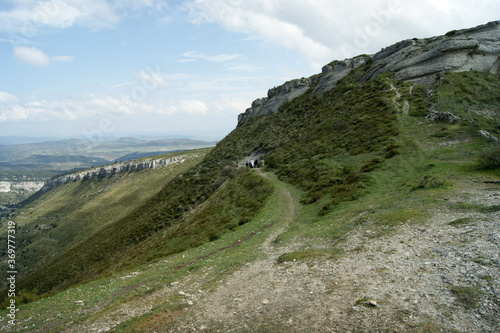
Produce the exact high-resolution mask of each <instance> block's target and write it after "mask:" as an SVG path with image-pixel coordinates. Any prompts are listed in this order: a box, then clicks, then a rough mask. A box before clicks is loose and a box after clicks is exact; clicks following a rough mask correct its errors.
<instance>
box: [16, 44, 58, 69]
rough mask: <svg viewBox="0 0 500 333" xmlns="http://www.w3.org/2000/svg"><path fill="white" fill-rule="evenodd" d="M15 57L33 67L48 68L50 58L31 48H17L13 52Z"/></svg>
mask: <svg viewBox="0 0 500 333" xmlns="http://www.w3.org/2000/svg"><path fill="white" fill-rule="evenodd" d="M13 54H14V57H16V58H17V59H19V60H21V61H23V62H25V63H27V64H29V65H33V66H48V65H49V63H50V58H49V57H48V56H47V55H46V54H45V53H43V52H42V51H40V50H39V49H37V48H34V47H29V46H16V47H14V50H13Z"/></svg>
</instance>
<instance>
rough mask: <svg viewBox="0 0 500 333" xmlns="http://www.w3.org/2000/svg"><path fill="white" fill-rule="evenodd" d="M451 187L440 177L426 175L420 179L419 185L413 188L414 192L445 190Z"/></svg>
mask: <svg viewBox="0 0 500 333" xmlns="http://www.w3.org/2000/svg"><path fill="white" fill-rule="evenodd" d="M448 185H449V183H448V181H447V180H446V179H444V178H443V177H441V176H438V175H425V176H423V177H422V178H420V181H419V183H418V185H416V186H414V187H413V190H418V189H432V188H444V187H447V186H448Z"/></svg>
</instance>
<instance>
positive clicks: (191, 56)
mask: <svg viewBox="0 0 500 333" xmlns="http://www.w3.org/2000/svg"><path fill="white" fill-rule="evenodd" d="M182 56H183V57H185V58H186V59H182V60H181V61H183V62H188V61H192V60H195V59H202V60H206V61H209V62H225V61H230V60H236V59H240V58H242V57H243V56H242V55H241V54H238V53H236V54H217V55H213V56H209V55H205V54H200V53H198V52H194V51H191V52H184V53H183V54H182Z"/></svg>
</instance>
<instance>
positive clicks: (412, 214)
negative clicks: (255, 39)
mask: <svg viewBox="0 0 500 333" xmlns="http://www.w3.org/2000/svg"><path fill="white" fill-rule="evenodd" d="M362 70H363V69H362V68H361V69H359V70H357V71H355V72H354V73H352V74H351V75H349V76H348V77H346V78H345V79H344V80H343V81H342V82H341V83H340V84H339V85H338V86H337V87H336V88H334V89H332V90H331V91H329V92H328V93H326V94H324V95H321V96H318V95H313V94H312V93H311V92H307V93H306V94H304V95H302V96H301V97H298V98H296V99H295V100H293V101H292V102H290V103H287V104H285V105H283V106H282V108H281V109H280V111H279V112H277V113H274V114H271V115H269V116H265V117H255V118H253V119H250V120H249V121H248V122H247V123H246V124H244V125H243V126H240V127H238V128H237V129H235V130H234V131H233V132H232V133H230V134H229V135H228V136H227V137H226V138H225V139H224V140H222V141H221V142H220V143H219V144H218V145H217V146H216V147H215V148H214V149H213V150H212V151H211V153H210V154H209V155H208V156H207V157H206V158H205V159H204V160H203V161H202V162H201V163H199V164H198V165H196V166H194V167H193V168H191V169H190V170H188V171H186V172H184V173H183V174H182V175H180V176H178V177H176V178H175V179H173V180H171V181H170V182H169V183H168V184H167V186H166V187H164V188H163V189H162V190H161V191H160V192H159V193H158V194H157V195H156V196H155V197H153V198H151V199H150V200H148V201H147V202H145V203H144V205H142V206H141V207H140V208H137V209H135V210H134V211H133V212H132V213H131V214H128V215H127V216H125V217H123V218H122V219H120V220H119V221H117V222H116V223H113V224H112V225H109V226H106V227H105V228H102V229H101V230H99V232H97V233H96V234H94V235H93V236H92V237H90V238H88V239H87V240H86V241H85V242H81V243H79V244H78V245H77V246H75V247H73V248H72V249H71V250H70V251H68V252H67V253H65V254H63V255H61V256H60V257H59V258H57V260H54V261H52V262H51V263H49V264H48V265H47V266H46V267H44V268H43V269H42V270H40V271H38V272H36V273H35V274H33V275H32V276H30V277H28V278H27V279H25V281H23V282H22V283H21V286H22V287H24V288H26V289H30V290H33V289H34V290H37V291H38V292H40V293H42V292H48V291H53V290H59V289H62V288H66V287H67V286H70V285H72V284H75V283H78V282H80V281H83V280H88V279H94V278H97V277H99V276H102V275H103V274H110V273H113V272H115V271H119V270H122V269H124V268H128V267H133V266H135V265H140V264H145V263H147V262H149V261H151V260H154V259H158V258H161V257H163V256H170V255H172V254H174V253H178V252H181V251H186V250H187V249H189V248H193V247H197V246H200V245H202V244H204V243H206V242H210V241H213V240H216V239H218V238H219V237H220V236H221V235H223V234H224V233H227V232H229V231H234V230H238V227H239V226H240V225H243V224H245V223H247V222H248V221H251V220H252V218H253V217H254V216H255V214H257V213H258V211H259V209H260V207H262V205H263V204H264V202H265V198H266V197H267V196H268V195H269V193H270V188H269V186H268V184H267V183H266V182H265V181H263V180H262V179H259V178H258V176H256V175H255V174H253V173H250V172H248V170H245V171H240V172H238V171H236V165H237V163H238V161H240V160H241V159H242V158H244V157H245V156H250V155H252V154H259V155H260V156H263V157H264V159H265V163H266V165H267V166H268V168H269V169H270V170H272V171H274V172H275V173H276V174H277V175H278V176H279V178H280V179H281V180H283V181H286V182H288V183H291V184H293V185H294V186H297V188H298V190H300V191H301V192H302V197H301V202H302V204H304V205H305V206H304V207H303V211H304V214H305V215H303V218H302V221H301V223H300V225H297V226H292V227H291V228H290V230H289V231H288V232H287V233H285V234H283V235H282V236H281V237H280V239H279V240H278V241H284V240H286V239H291V238H294V237H311V238H315V237H320V235H321V237H323V238H324V237H327V238H329V237H331V238H334V239H340V238H341V237H342V235H344V234H345V233H346V232H348V231H349V230H350V229H351V228H352V227H354V226H355V225H356V224H357V223H361V222H362V221H367V219H366V218H359V219H358V218H355V217H356V216H357V215H363V214H367V207H373V204H374V203H376V204H377V207H378V210H377V213H376V214H370V219H369V220H370V221H372V222H373V223H375V224H376V225H380V226H383V228H381V230H382V231H381V232H386V231H387V229H388V228H389V229H390V228H392V227H394V226H395V225H397V224H398V223H401V222H404V221H406V220H409V219H412V218H416V217H418V216H421V215H422V212H419V211H418V210H416V209H414V208H412V207H408V204H409V203H410V204H411V202H413V201H412V200H414V201H415V202H418V201H419V200H429V202H430V201H431V200H430V199H429V198H428V197H427V194H425V192H422V191H420V189H424V190H425V189H426V188H429V186H427V185H425V184H427V183H426V180H429V179H431V180H432V179H438V180H439V179H441V180H443V181H442V183H443V184H445V183H446V184H448V182H449V179H448V178H449V172H450V170H453V171H454V172H463V171H459V169H458V167H457V165H458V166H460V165H461V163H470V159H471V156H473V157H474V156H477V155H478V154H477V151H478V150H479V149H480V148H481V147H483V146H484V140H482V139H480V138H479V136H478V134H477V132H478V130H479V128H480V126H479V125H478V124H484V126H486V127H487V128H488V129H489V130H490V131H492V130H493V129H494V123H493V122H492V120H493V119H494V117H489V116H488V115H487V114H486V115H485V114H482V113H481V112H477V111H473V112H474V116H473V117H474V120H475V121H474V122H470V121H467V117H463V116H462V119H463V121H460V122H458V123H453V124H449V123H434V122H430V121H427V120H425V119H424V116H425V114H424V113H423V112H422V110H428V109H429V108H430V107H431V106H433V104H434V105H436V103H437V101H436V99H435V98H436V96H440V95H439V94H444V93H443V91H444V92H445V91H447V90H446V89H448V88H449V87H450V86H453V85H455V83H454V82H453V81H451V80H450V81H446V80H443V81H442V82H441V85H440V86H439V87H435V88H434V89H436V90H437V91H438V93H437V94H428V93H427V90H426V88H425V87H411V86H410V85H409V84H407V83H402V82H395V81H393V80H392V79H391V78H390V77H389V76H387V75H385V76H380V77H377V78H374V79H371V80H369V81H367V82H361V83H358V82H357V80H358V78H359V77H360V76H361V74H362ZM453 75H457V77H458V79H459V80H463V81H465V82H468V81H469V80H472V79H474V80H479V81H480V82H479V83H478V82H475V84H476V85H480V84H483V85H487V86H488V87H490V86H493V87H496V86H495V85H492V84H491V83H490V82H488V80H490V79H491V80H493V81H494V82H498V77H496V78H495V77H492V78H489V77H488V75H487V74H485V75H484V76H482V75H483V74H477V75H476V74H475V76H474V78H470V77H467V76H466V75H465V76H460V74H453ZM481 77H482V78H481ZM478 78H479V79H478ZM495 84H496V83H495ZM465 86H467V85H465ZM393 87H396V90H399V92H400V93H401V96H400V97H399V100H398V97H397V94H396V92H395V91H394V89H393ZM469 95H471V96H472V97H469V98H468V99H467V96H469ZM494 95H495V94H490V95H485V96H484V98H482V99H481V100H480V101H479V102H478V101H477V100H474V99H473V96H474V92H473V91H472V92H471V91H468V90H463V91H462V93H461V95H460V96H461V98H464V100H468V101H469V102H470V103H471V104H470V105H471V106H474V105H475V106H477V105H482V106H485V105H486V106H491V105H493V106H494V105H495V103H496V100H494V98H496V97H491V96H494ZM496 96H498V95H496ZM456 98H457V97H456V96H455V97H452V99H453V100H455V99H456ZM492 98H493V99H492ZM441 99H442V98H441ZM403 100H408V101H409V102H410V109H409V114H410V117H402V116H401V112H402V111H401V110H400V105H402V102H403ZM441 106H442V102H441V104H439V105H438V108H441ZM440 111H442V110H440ZM464 112H465V113H466V115H469V113H470V108H467V109H466V110H464ZM456 138H462V139H464V140H465V141H466V143H465V144H464V145H463V146H461V149H456V147H454V146H453V147H451V148H448V147H447V146H446V145H441V143H442V142H444V141H446V140H453V139H456ZM423 142H425V144H428V145H429V147H428V148H425V147H424V145H423ZM457 162H458V163H457ZM427 176H430V177H427ZM450 183H452V182H450ZM421 184H423V185H421ZM411 190H413V191H414V193H413V194H412V195H411V196H410V198H411V199H409V201H407V202H405V204H403V203H402V202H398V201H396V202H395V201H394V196H398V195H408V191H411ZM438 190H439V189H438ZM444 190H446V188H445V189H444ZM368 194H370V195H368ZM375 194H377V195H375ZM351 203H356V206H357V207H358V208H355V210H354V211H353V209H354V207H353V206H352V205H351ZM410 206H411V205H410ZM361 207H363V209H364V210H360V209H361ZM332 216H336V217H337V219H335V222H333V218H332ZM339 217H341V218H339ZM346 221H347V222H346ZM384 230H385V231H384ZM301 253H303V252H301ZM307 253H322V251H319V252H315V251H312V252H307ZM292 257H293V256H292Z"/></svg>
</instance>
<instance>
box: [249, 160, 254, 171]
mask: <svg viewBox="0 0 500 333" xmlns="http://www.w3.org/2000/svg"><path fill="white" fill-rule="evenodd" d="M254 163H255V161H254V160H251V161H250V168H252V169H253V168H255V164H254Z"/></svg>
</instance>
